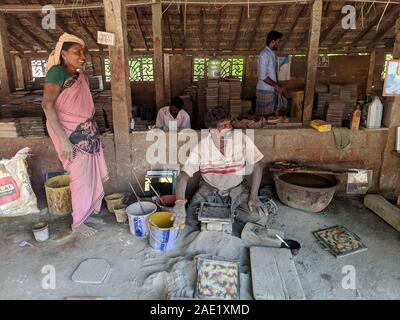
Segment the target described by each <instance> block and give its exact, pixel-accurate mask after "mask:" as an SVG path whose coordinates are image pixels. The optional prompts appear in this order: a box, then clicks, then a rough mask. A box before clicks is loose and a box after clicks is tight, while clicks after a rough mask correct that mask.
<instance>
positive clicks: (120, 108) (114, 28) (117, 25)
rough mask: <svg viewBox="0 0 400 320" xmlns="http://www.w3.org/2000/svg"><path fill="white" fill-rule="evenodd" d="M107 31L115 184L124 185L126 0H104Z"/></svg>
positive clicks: (127, 176) (127, 151)
mask: <svg viewBox="0 0 400 320" xmlns="http://www.w3.org/2000/svg"><path fill="white" fill-rule="evenodd" d="M103 3H104V17H105V25H106V31H107V32H111V33H114V35H115V46H109V48H108V51H109V58H110V67H111V93H112V112H113V125H114V144H115V157H116V167H117V179H118V188H120V189H121V188H124V187H125V188H127V187H128V186H127V182H128V181H130V180H131V179H132V177H131V163H130V158H131V146H130V134H129V124H130V120H131V106H132V98H131V85H130V82H129V69H128V39H127V32H126V30H127V13H126V6H125V0H103Z"/></svg>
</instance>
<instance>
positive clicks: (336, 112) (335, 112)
mask: <svg viewBox="0 0 400 320" xmlns="http://www.w3.org/2000/svg"><path fill="white" fill-rule="evenodd" d="M344 109H345V103H344V102H340V101H330V102H329V103H328V104H327V106H326V111H325V112H326V113H325V117H326V118H325V119H326V121H327V122H329V123H330V124H332V126H334V127H341V126H342V120H343V113H344Z"/></svg>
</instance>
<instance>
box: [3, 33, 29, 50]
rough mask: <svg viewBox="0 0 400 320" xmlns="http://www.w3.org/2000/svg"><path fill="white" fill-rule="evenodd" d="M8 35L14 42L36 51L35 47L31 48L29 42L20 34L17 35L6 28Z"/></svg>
mask: <svg viewBox="0 0 400 320" xmlns="http://www.w3.org/2000/svg"><path fill="white" fill-rule="evenodd" d="M8 35H9V36H10V37H11V39H13V40H14V43H18V44H21V45H22V46H23V47H24V48H27V49H28V50H31V51H36V50H35V49H33V47H32V44H31V43H28V42H26V41H25V40H24V39H22V38H21V37H20V36H18V35H17V34H15V33H14V31H12V30H10V29H8Z"/></svg>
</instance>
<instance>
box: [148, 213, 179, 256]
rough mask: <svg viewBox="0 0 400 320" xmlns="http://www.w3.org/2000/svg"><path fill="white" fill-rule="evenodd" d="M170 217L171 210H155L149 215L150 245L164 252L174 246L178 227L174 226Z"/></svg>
mask: <svg viewBox="0 0 400 320" xmlns="http://www.w3.org/2000/svg"><path fill="white" fill-rule="evenodd" d="M171 218H172V213H171V212H156V213H153V214H152V215H151V216H150V217H149V228H150V245H151V247H152V248H153V249H156V250H158V251H161V252H166V251H168V250H170V249H172V248H173V247H175V245H176V240H177V238H178V236H179V231H180V230H179V229H180V228H179V227H175V228H174V221H173V220H171ZM182 227H184V225H183V226H181V228H182Z"/></svg>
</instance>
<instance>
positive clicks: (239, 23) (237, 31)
mask: <svg viewBox="0 0 400 320" xmlns="http://www.w3.org/2000/svg"><path fill="white" fill-rule="evenodd" d="M245 14H246V11H245V10H244V7H241V8H240V17H239V22H238V24H237V26H236V31H235V39H234V40H233V45H232V51H233V50H236V48H237V42H238V40H239V35H240V27H241V26H242V23H243V21H244V19H245V17H244V16H245ZM200 30H202V29H200ZM203 47H204V46H203Z"/></svg>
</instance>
